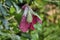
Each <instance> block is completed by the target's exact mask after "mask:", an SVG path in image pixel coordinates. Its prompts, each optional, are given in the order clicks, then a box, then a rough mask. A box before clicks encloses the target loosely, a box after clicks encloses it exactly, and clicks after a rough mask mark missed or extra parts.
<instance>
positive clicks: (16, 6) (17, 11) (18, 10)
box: [13, 2, 21, 13]
mask: <svg viewBox="0 0 60 40" xmlns="http://www.w3.org/2000/svg"><path fill="white" fill-rule="evenodd" d="M13 5H14V7H15V8H16V13H20V12H21V9H20V8H19V7H18V5H16V3H15V2H13Z"/></svg>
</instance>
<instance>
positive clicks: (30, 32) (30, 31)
mask: <svg viewBox="0 0 60 40" xmlns="http://www.w3.org/2000/svg"><path fill="white" fill-rule="evenodd" d="M29 35H30V38H29V40H31V30H29Z"/></svg>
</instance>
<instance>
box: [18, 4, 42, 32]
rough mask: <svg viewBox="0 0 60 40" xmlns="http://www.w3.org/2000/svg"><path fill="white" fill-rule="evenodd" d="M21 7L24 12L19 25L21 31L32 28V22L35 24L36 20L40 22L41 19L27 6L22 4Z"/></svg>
mask: <svg viewBox="0 0 60 40" xmlns="http://www.w3.org/2000/svg"><path fill="white" fill-rule="evenodd" d="M22 8H23V9H24V13H23V16H22V19H21V22H20V25H19V28H20V30H21V31H22V32H26V31H28V30H34V29H35V28H34V24H36V23H37V22H39V23H41V24H42V21H41V19H40V18H39V17H38V16H37V15H35V14H34V13H33V12H32V10H31V9H30V8H29V6H27V5H24V6H23V7H22Z"/></svg>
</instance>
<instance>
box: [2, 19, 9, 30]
mask: <svg viewBox="0 0 60 40" xmlns="http://www.w3.org/2000/svg"><path fill="white" fill-rule="evenodd" d="M2 21H3V25H4V27H5V29H9V22H8V20H6V19H3V20H2Z"/></svg>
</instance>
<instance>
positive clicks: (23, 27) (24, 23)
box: [19, 16, 29, 32]
mask: <svg viewBox="0 0 60 40" xmlns="http://www.w3.org/2000/svg"><path fill="white" fill-rule="evenodd" d="M19 28H20V30H21V31H22V32H26V31H27V30H28V28H29V23H28V22H27V21H26V17H25V16H23V17H22V20H21V22H20V26H19Z"/></svg>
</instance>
